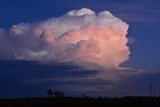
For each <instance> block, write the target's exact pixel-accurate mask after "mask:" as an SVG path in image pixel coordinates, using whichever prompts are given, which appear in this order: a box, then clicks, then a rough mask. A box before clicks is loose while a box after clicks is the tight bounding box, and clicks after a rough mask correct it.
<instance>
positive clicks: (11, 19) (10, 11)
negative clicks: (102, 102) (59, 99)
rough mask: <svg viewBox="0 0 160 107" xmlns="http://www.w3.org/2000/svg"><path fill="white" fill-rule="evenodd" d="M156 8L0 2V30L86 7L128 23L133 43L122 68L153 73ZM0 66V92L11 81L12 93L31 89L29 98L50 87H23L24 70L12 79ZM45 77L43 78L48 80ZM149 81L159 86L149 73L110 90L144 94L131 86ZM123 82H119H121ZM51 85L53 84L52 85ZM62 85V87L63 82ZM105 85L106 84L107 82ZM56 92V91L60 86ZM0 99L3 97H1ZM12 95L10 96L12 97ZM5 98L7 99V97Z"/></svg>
mask: <svg viewBox="0 0 160 107" xmlns="http://www.w3.org/2000/svg"><path fill="white" fill-rule="evenodd" d="M159 5H160V1H159V0H134V1H131V0H130V1H129V0H0V28H6V29H9V28H10V27H11V26H12V25H14V24H18V23H22V22H24V23H34V22H38V21H41V20H45V19H48V18H52V17H58V16H61V15H63V14H64V13H66V12H67V11H69V10H73V9H80V8H83V7H86V8H90V9H92V10H94V11H95V12H100V11H103V10H108V11H110V12H111V13H112V14H113V15H115V16H117V17H118V18H120V19H122V20H124V21H125V22H127V23H128V24H129V26H130V27H129V30H128V37H129V38H132V39H133V40H134V42H133V43H131V44H128V45H129V47H130V51H131V55H130V59H129V60H128V61H127V62H125V63H124V64H123V66H127V67H131V68H136V69H143V70H147V71H153V72H154V71H157V72H158V71H159V72H160V66H159V64H160V47H159V46H160V42H159V40H160V27H159V25H160V7H159ZM2 62H3V61H2ZM3 63H4V62H3ZM5 63H9V62H5ZM0 66H1V67H0V71H1V74H2V75H1V80H0V82H1V84H2V86H3V87H4V88H2V89H0V90H1V91H2V90H3V91H4V92H5V90H6V89H7V86H6V85H5V84H12V82H15V83H13V84H12V85H13V87H14V88H15V90H16V89H18V88H19V87H21V88H22V89H23V88H24V91H25V90H27V88H32V90H33V91H32V92H30V93H29V95H34V94H33V93H34V92H35V90H36V89H38V88H39V87H41V85H43V86H44V87H43V89H42V90H40V91H41V92H39V93H37V94H36V95H42V94H40V93H43V91H44V90H46V89H47V88H49V87H50V86H51V84H52V82H51V83H47V84H46V83H45V84H38V85H37V86H36V87H35V86H34V87H32V86H31V85H26V86H24V87H23V86H22V83H23V80H24V79H23V78H21V76H24V75H26V74H28V73H26V72H25V71H24V73H22V74H19V73H17V75H16V76H14V75H12V73H7V74H6V73H5V72H4V69H6V68H8V67H10V65H8V66H5V67H2V65H0ZM24 66H28V65H25V64H24ZM33 66H34V67H33V68H36V67H35V65H34V64H33ZM38 66H41V65H38ZM17 67H18V66H17V65H16V66H15V68H16V69H20V70H22V69H25V67H24V68H23V67H22V68H17ZM54 67H55V65H54ZM15 68H14V69H15ZM48 69H49V68H48ZM64 69H65V70H69V71H70V69H68V68H64ZM10 70H11V71H14V70H13V68H10ZM2 71H3V72H2ZM36 71H37V72H39V70H36ZM47 71H48V72H49V71H50V70H47ZM60 71H62V72H63V70H60ZM71 71H72V70H71ZM81 73H82V72H81ZM42 74H43V73H42ZM49 74H50V72H49ZM69 74H70V73H69ZM82 74H83V73H82ZM89 74H90V73H89ZM53 75H55V74H53ZM85 75H87V76H88V74H87V73H85V74H84V76H85ZM158 75H159V74H158ZM38 76H39V77H36V76H35V77H34V76H33V78H36V79H37V78H41V76H40V75H39V74H38ZM47 76H48V75H47ZM47 76H46V78H48V77H47ZM10 77H13V78H10ZM18 77H20V79H19V80H18V79H16V80H15V78H18ZM58 77H59V75H58ZM5 78H10V79H8V80H7V81H5ZM25 78H26V80H27V79H29V78H30V74H28V75H26V77H25ZM126 79H127V78H126ZM12 80H15V81H12ZM131 80H133V79H131ZM150 80H151V81H154V82H155V83H156V84H157V85H158V84H159V82H158V77H157V76H156V75H155V74H151V76H149V75H148V74H147V75H143V76H138V77H137V79H136V80H135V81H134V82H132V85H131V87H132V88H130V89H127V90H126V88H127V87H128V88H129V87H130V86H129V84H130V83H128V85H126V86H125V85H124V84H123V85H120V84H118V85H117V84H116V85H114V88H115V89H116V88H117V87H118V88H117V89H119V87H121V88H122V90H123V91H124V92H126V91H127V92H129V93H131V92H133V89H134V88H133V87H135V86H137V87H140V88H138V89H134V90H140V92H141V91H145V92H144V94H146V93H147V91H146V90H145V88H144V87H141V86H139V85H140V84H137V85H135V84H136V83H138V82H139V81H142V82H141V83H142V84H143V83H145V85H146V84H147V82H151V81H150ZM124 81H125V80H124ZM124 81H122V83H123V82H124ZM21 82H22V83H21ZM17 83H19V84H20V85H16V84H17ZM106 83H108V82H106ZM23 84H24V83H23ZM27 84H28V83H27ZM48 84H49V85H48ZM54 84H56V83H55V82H54ZM62 84H64V82H63V83H62ZM79 84H82V83H79ZM88 84H89V83H88ZM108 84H110V82H109V83H108ZM63 86H66V85H63ZM13 87H12V86H11V87H9V88H13ZM155 87H156V86H155ZM9 88H8V89H9ZM159 88H160V87H157V89H159ZM58 89H60V87H59V88H58ZM102 89H103V88H102ZM128 90H132V91H128ZM92 91H93V90H92ZM94 91H95V90H94ZM112 93H113V92H112ZM133 93H134V92H133ZM135 93H137V92H135ZM12 94H13V93H12ZM26 94H27V93H24V92H22V95H18V96H25V95H26ZM113 95H114V94H113ZM117 95H118V94H117ZM2 96H5V95H2ZM13 96H14V95H12V97H13ZM15 96H16V95H15ZM7 97H10V96H9V95H7Z"/></svg>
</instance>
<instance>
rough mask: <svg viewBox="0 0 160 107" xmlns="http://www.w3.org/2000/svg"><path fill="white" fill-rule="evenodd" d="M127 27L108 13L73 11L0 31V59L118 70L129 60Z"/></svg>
mask: <svg viewBox="0 0 160 107" xmlns="http://www.w3.org/2000/svg"><path fill="white" fill-rule="evenodd" d="M128 27H129V25H128V24H127V23H125V22H123V21H122V20H121V19H119V18H117V17H115V16H113V15H112V14H111V13H110V12H109V11H102V12H100V13H98V14H96V13H95V12H94V11H92V10H90V9H87V8H82V9H80V10H72V11H69V12H68V13H66V14H64V15H62V16H61V17H56V18H51V19H47V20H44V21H41V22H37V23H33V24H29V23H20V24H18V25H13V26H12V27H11V28H10V29H8V30H6V29H3V28H1V29H0V57H1V58H5V59H6V58H7V59H11V58H14V59H26V60H45V61H46V60H60V61H73V62H75V63H77V64H80V65H82V66H86V65H85V64H84V63H94V64H97V65H100V66H103V67H105V68H107V69H109V68H117V67H119V65H120V64H121V63H123V62H125V61H126V60H128V59H129V54H130V51H129V47H128V46H127V45H126V44H127V41H128V39H127V37H126V35H127V30H128Z"/></svg>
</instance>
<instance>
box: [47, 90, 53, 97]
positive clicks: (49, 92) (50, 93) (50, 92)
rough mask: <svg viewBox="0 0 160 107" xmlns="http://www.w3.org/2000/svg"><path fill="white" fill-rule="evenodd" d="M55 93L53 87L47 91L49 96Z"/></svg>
mask: <svg viewBox="0 0 160 107" xmlns="http://www.w3.org/2000/svg"><path fill="white" fill-rule="evenodd" d="M53 94H54V92H53V90H52V89H49V90H48V91H47V96H48V97H53Z"/></svg>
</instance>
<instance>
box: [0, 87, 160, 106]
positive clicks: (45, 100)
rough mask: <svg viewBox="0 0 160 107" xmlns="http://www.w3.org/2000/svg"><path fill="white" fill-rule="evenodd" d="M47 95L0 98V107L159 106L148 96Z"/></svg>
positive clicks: (159, 102) (52, 92)
mask: <svg viewBox="0 0 160 107" xmlns="http://www.w3.org/2000/svg"><path fill="white" fill-rule="evenodd" d="M46 94H47V97H34V98H33V97H30V98H29V97H27V98H15V99H0V107H53V106H56V107H57V106H67V107H68V106H69V107H71V106H73V107H77V106H87V107H89V106H90V107H94V106H98V107H102V106H109V107H110V106H139V105H140V106H141V107H142V106H145V107H146V106H154V107H155V106H159V107H160V97H155V96H152V97H149V96H145V97H142V96H136V97H133V96H126V97H121V98H118V97H117V98H108V97H101V96H98V97H88V96H86V95H85V94H82V96H81V97H68V96H64V93H63V92H61V91H57V90H53V89H49V90H47V92H46Z"/></svg>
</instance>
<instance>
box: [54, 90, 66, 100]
mask: <svg viewBox="0 0 160 107" xmlns="http://www.w3.org/2000/svg"><path fill="white" fill-rule="evenodd" d="M54 97H58V98H60V97H64V93H63V92H61V91H57V90H56V91H54Z"/></svg>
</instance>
